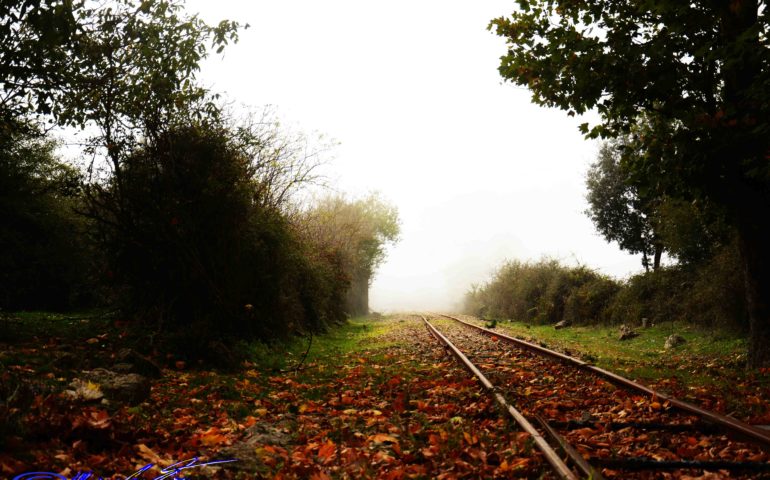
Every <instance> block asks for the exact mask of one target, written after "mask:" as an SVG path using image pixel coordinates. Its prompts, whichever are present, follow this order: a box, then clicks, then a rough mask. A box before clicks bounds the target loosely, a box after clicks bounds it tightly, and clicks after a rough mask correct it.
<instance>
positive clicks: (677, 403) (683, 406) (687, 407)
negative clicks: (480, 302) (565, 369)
mask: <svg viewBox="0 0 770 480" xmlns="http://www.w3.org/2000/svg"><path fill="white" fill-rule="evenodd" d="M436 315H438V316H441V317H445V318H448V319H450V320H454V321H456V322H459V323H461V324H463V325H466V326H468V327H471V328H474V329H476V330H479V331H481V332H483V333H486V334H487V335H491V336H493V337H496V338H499V339H501V340H505V341H506V342H509V343H513V344H515V345H518V346H520V347H523V348H526V349H528V350H531V351H534V352H537V353H540V354H543V355H546V356H550V357H553V358H557V359H559V360H562V361H565V362H567V363H571V364H573V365H575V366H576V367H578V368H580V369H582V370H585V371H588V372H592V373H594V374H596V375H598V376H600V377H603V378H606V379H607V380H609V381H611V382H612V383H614V384H616V385H620V386H622V387H626V388H629V389H631V390H636V391H638V392H642V393H644V394H647V395H650V396H653V397H657V398H658V399H660V400H662V401H664V402H668V403H669V405H672V406H674V407H675V408H677V409H679V410H682V411H685V412H688V413H692V414H695V415H697V416H699V417H701V418H704V419H706V420H708V421H710V422H712V423H715V424H717V425H719V426H721V427H723V428H726V429H728V430H731V431H733V432H736V433H739V434H740V435H742V436H743V437H745V438H748V439H750V440H752V441H754V442H755V443H759V444H761V445H762V446H763V447H770V432H765V431H762V430H760V429H758V428H755V427H752V426H751V425H749V424H746V423H743V422H741V421H740V420H736V419H734V418H731V417H727V416H725V415H721V414H719V413H715V412H710V411H708V410H704V409H702V408H700V407H698V406H695V405H693V404H691V403H687V402H684V401H682V400H678V399H676V398H674V397H672V396H670V395H666V394H665V393H660V392H657V391H655V390H653V389H651V388H649V387H646V386H644V385H642V384H641V383H637V382H635V381H633V380H629V379H627V378H625V377H621V376H620V375H618V374H616V373H612V372H610V371H608V370H604V369H603V368H599V367H597V366H594V365H591V364H590V363H586V362H584V361H582V360H580V359H577V358H574V357H570V356H569V355H565V354H563V353H559V352H556V351H553V350H550V349H548V348H545V347H541V346H540V345H535V344H534V343H530V342H527V341H525V340H521V339H519V338H514V337H510V336H508V335H505V334H502V333H499V332H494V331H492V330H489V329H487V328H484V327H481V326H479V325H474V324H472V323H469V322H466V321H465V320H461V319H459V318H457V317H453V316H451V315H445V314H436Z"/></svg>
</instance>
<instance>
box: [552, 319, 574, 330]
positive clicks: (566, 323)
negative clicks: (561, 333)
mask: <svg viewBox="0 0 770 480" xmlns="http://www.w3.org/2000/svg"><path fill="white" fill-rule="evenodd" d="M570 325H572V322H570V321H569V320H562V321H561V322H559V323H557V324H556V325H554V326H553V328H555V329H556V330H559V329H562V328H567V327H569V326H570Z"/></svg>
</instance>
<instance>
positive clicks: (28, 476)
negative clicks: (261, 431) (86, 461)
mask: <svg viewBox="0 0 770 480" xmlns="http://www.w3.org/2000/svg"><path fill="white" fill-rule="evenodd" d="M237 461H238V460H236V459H231V460H212V461H211V462H201V463H199V462H198V457H193V458H191V459H189V460H182V461H181V462H176V463H175V464H173V465H169V466H168V467H165V468H163V469H161V471H160V476H158V477H155V478H153V479H152V480H163V479H169V480H177V479H181V478H183V477H177V475H178V474H180V473H181V472H182V471H183V470H187V469H190V468H200V467H205V466H206V465H216V464H218V463H230V462H237ZM153 466H155V464H154V463H148V464H147V465H145V466H144V467H142V468H140V469H139V470H138V471H136V472H134V473H132V474H131V475H129V476H128V477H126V478H125V480H130V479H132V478H135V479H138V478H139V475H141V474H143V473H144V472H146V471H147V470H149V469H151V468H152V467H153ZM13 480H103V479H102V477H98V479H97V477H95V476H94V473H93V472H84V473H80V472H78V473H77V474H76V475H75V476H74V477H72V478H71V479H68V478H67V477H65V476H64V475H59V474H58V473H53V472H27V473H22V474H21V475H17V476H15V477H13Z"/></svg>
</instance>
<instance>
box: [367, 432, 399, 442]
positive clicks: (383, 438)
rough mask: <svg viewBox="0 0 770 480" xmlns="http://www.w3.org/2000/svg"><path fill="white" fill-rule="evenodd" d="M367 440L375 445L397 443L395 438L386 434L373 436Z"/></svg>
mask: <svg viewBox="0 0 770 480" xmlns="http://www.w3.org/2000/svg"><path fill="white" fill-rule="evenodd" d="M369 440H371V441H372V442H377V443H385V442H391V443H398V439H397V438H396V437H394V436H393V435H388V434H387V433H377V434H374V435H372V436H371V437H369Z"/></svg>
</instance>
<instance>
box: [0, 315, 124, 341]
mask: <svg viewBox="0 0 770 480" xmlns="http://www.w3.org/2000/svg"><path fill="white" fill-rule="evenodd" d="M112 320H113V316H112V314H111V313H110V312H102V311H85V312H72V313H53V312H13V313H2V314H0V340H2V341H8V342H19V341H27V340H32V339H34V338H35V337H40V338H52V337H59V338H63V339H69V340H80V339H87V338H90V337H92V336H94V335H96V334H97V333H98V334H101V333H104V332H105V331H107V330H109V329H112V327H111V322H112Z"/></svg>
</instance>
